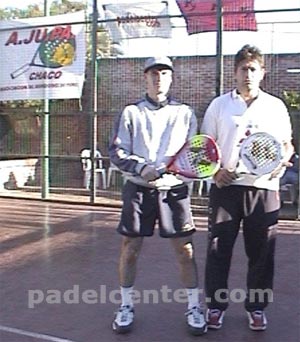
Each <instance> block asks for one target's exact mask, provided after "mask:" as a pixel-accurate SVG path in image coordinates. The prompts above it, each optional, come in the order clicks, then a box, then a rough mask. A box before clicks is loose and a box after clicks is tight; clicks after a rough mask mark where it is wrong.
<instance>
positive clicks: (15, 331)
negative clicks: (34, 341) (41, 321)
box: [0, 325, 75, 342]
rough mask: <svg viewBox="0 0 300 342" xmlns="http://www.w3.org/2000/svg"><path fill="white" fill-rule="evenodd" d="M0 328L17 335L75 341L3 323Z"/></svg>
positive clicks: (64, 341)
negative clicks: (11, 326) (7, 325)
mask: <svg viewBox="0 0 300 342" xmlns="http://www.w3.org/2000/svg"><path fill="white" fill-rule="evenodd" d="M0 330H2V331H6V332H10V333H14V334H17V335H23V336H29V337H33V338H39V339H42V340H44V341H52V342H75V341H73V340H68V339H65V338H59V337H55V336H51V335H45V334H39V333H34V332H31V331H26V330H22V329H17V328H10V327H6V326H4V325H0Z"/></svg>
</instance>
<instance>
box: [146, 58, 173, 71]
mask: <svg viewBox="0 0 300 342" xmlns="http://www.w3.org/2000/svg"><path fill="white" fill-rule="evenodd" d="M156 66H162V67H166V69H170V70H172V71H174V69H173V63H172V61H171V59H170V58H169V57H166V56H161V57H150V58H148V59H147V60H146V63H145V67H144V72H147V71H148V70H149V69H151V68H154V67H156Z"/></svg>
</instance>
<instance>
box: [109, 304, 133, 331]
mask: <svg viewBox="0 0 300 342" xmlns="http://www.w3.org/2000/svg"><path fill="white" fill-rule="evenodd" d="M133 319H134V309H133V307H132V306H129V305H122V306H120V308H119V311H118V312H116V317H115V319H114V321H113V323H112V328H113V330H114V331H115V332H116V333H118V334H124V333H127V332H129V331H130V330H131V328H132V324H133Z"/></svg>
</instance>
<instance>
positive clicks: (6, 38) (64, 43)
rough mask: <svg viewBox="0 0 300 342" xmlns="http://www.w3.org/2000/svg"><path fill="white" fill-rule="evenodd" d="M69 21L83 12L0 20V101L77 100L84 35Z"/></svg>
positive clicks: (81, 17) (77, 19) (81, 79)
mask: <svg viewBox="0 0 300 342" xmlns="http://www.w3.org/2000/svg"><path fill="white" fill-rule="evenodd" d="M73 22H84V12H83V11H80V12H76V13H72V14H64V15H58V16H49V17H39V18H30V19H18V20H5V21H0V46H1V54H0V73H1V78H0V101H4V100H28V99H70V98H80V97H81V93H82V88H83V82H84V73H85V55H86V46H85V32H84V25H83V24H72V23H73ZM68 23H69V24H68ZM56 24H57V25H56ZM45 25H51V26H49V27H47V26H45ZM27 27H28V28H27Z"/></svg>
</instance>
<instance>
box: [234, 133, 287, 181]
mask: <svg viewBox="0 0 300 342" xmlns="http://www.w3.org/2000/svg"><path fill="white" fill-rule="evenodd" d="M240 158H241V160H242V161H243V163H244V165H245V166H246V168H247V169H248V171H249V172H250V173H252V174H255V175H258V176H262V175H265V174H267V173H270V172H272V171H274V169H276V167H278V166H279V164H280V163H281V160H282V154H281V146H280V143H279V142H278V141H277V140H276V139H275V138H274V137H273V136H272V135H270V134H268V133H265V132H258V133H254V134H251V135H249V136H248V137H247V138H246V139H245V140H244V141H243V142H242V145H241V148H240Z"/></svg>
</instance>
